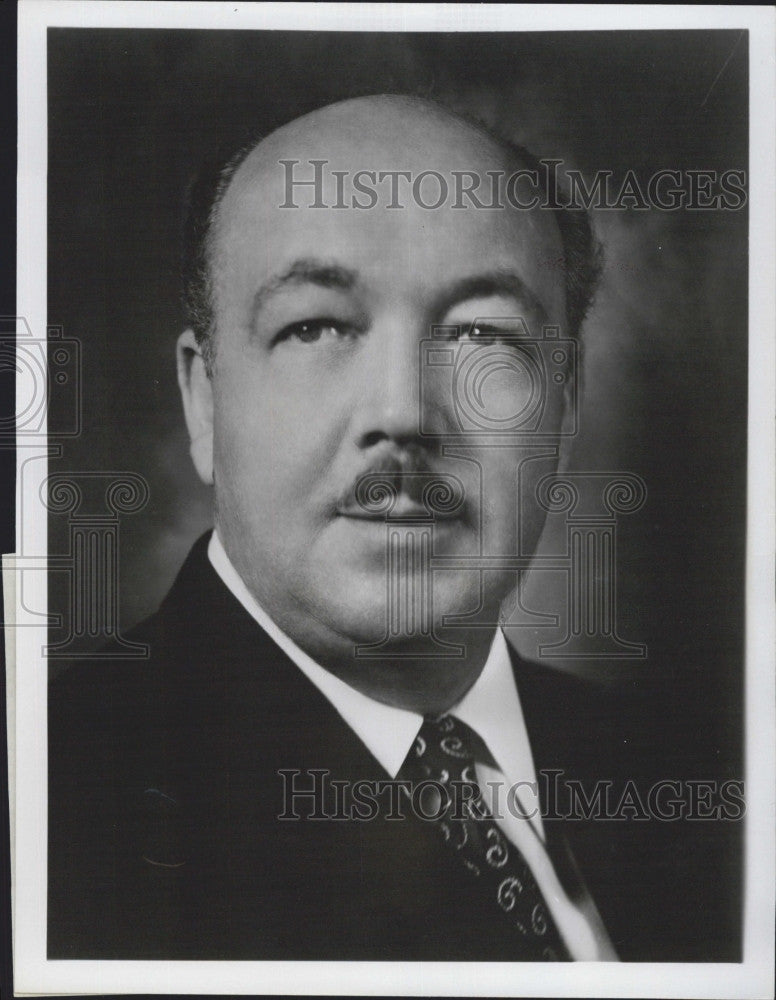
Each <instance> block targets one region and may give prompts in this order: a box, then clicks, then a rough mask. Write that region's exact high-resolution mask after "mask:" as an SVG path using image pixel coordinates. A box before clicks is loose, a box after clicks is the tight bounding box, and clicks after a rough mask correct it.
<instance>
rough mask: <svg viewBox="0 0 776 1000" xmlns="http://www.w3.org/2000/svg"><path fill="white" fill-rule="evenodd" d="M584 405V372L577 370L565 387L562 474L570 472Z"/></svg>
mask: <svg viewBox="0 0 776 1000" xmlns="http://www.w3.org/2000/svg"><path fill="white" fill-rule="evenodd" d="M581 405H582V372H581V371H579V370H577V371H575V372H572V373H571V374H570V377H569V378H568V379H567V380H566V384H565V385H564V387H563V416H562V418H561V432H560V453H559V459H558V469H557V471H558V472H560V473H563V472H566V471H568V467H569V464H570V461H571V453H572V448H573V445H574V438H575V437H576V434H577V433H578V429H579V423H578V422H579V411H580V407H581Z"/></svg>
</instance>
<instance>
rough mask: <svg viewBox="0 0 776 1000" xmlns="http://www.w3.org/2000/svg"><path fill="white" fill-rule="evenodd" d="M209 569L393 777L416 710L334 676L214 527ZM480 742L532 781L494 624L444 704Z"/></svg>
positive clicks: (504, 649) (505, 768)
mask: <svg viewBox="0 0 776 1000" xmlns="http://www.w3.org/2000/svg"><path fill="white" fill-rule="evenodd" d="M208 557H209V559H210V562H211V564H212V565H213V568H214V569H215V571H216V573H217V574H218V575H219V577H220V578H221V580H222V581H223V582H224V584H225V585H226V586H227V587H228V588H229V590H230V591H231V592H232V594H233V595H234V596H235V597H236V598H237V600H238V601H239V602H240V604H242V606H243V607H244V608H245V610H246V611H247V612H248V614H250V615H251V617H252V618H254V619H255V621H256V622H257V623H258V624H259V625H260V626H261V628H263V629H264V631H265V632H266V633H267V634H268V635H269V637H270V638H271V639H272V640H273V642H275V644H276V645H278V646H279V647H280V648H281V649H282V650H283V651H284V652H285V653H286V655H287V656H288V657H289V658H290V659H291V660H292V661H293V662H294V663H295V664H296V665H297V667H299V669H300V670H301V671H302V673H303V674H305V676H306V677H307V678H308V680H310V681H311V682H312V683H313V684H314V685H315V686H316V687H317V688H318V690H319V691H320V692H321V694H323V695H324V697H326V698H327V699H328V701H329V702H330V703H331V704H332V706H333V707H334V708H335V709H336V710H337V712H338V713H339V714H340V716H341V717H342V718H343V719H344V720H345V722H346V723H347V724H348V725H349V726H350V728H351V729H352V730H353V731H354V732H355V734H356V735H357V736H358V737H359V739H360V740H361V741H362V743H364V745H365V746H366V747H367V749H368V750H369V751H370V753H371V754H372V755H373V756H374V757H375V758H376V759H377V761H378V762H379V763H380V764H381V765H382V767H383V768H384V769H385V770H386V771H387V772H388V774H389V775H390V777H392V778H395V777H396V775H397V773H398V772H399V769H400V768H401V766H402V764H403V763H404V760H405V758H406V756H407V754H408V753H409V751H410V748H411V747H412V744H413V741H414V739H415V737H416V736H417V734H418V731H419V729H420V727H421V725H422V724H423V716H422V715H420V714H419V713H418V712H411V711H408V710H407V709H403V708H396V707H394V706H392V705H385V704H383V702H379V701H375V699H374V698H369V697H368V696H367V695H365V694H362V693H361V692H360V691H357V690H356V689H355V688H353V687H351V686H350V685H349V684H346V683H345V682H344V681H342V680H340V679H339V678H338V677H335V676H334V674H332V673H330V672H329V671H328V670H326V669H325V668H324V667H322V666H321V665H320V664H319V663H316V662H315V661H314V660H313V659H312V658H311V657H310V656H308V654H307V653H305V652H304V650H302V649H300V648H299V646H297V645H296V643H295V642H294V641H293V639H290V638H289V637H288V636H287V635H286V634H285V632H283V631H282V630H281V629H280V628H278V626H277V625H276V624H275V622H274V621H273V620H272V619H271V618H270V616H269V615H268V614H267V612H266V611H265V610H264V608H262V607H261V605H260V604H259V603H258V601H257V600H256V599H255V598H254V597H253V595H252V594H251V593H250V591H249V590H248V588H247V587H246V586H245V584H244V582H243V580H242V578H241V577H240V575H239V573H238V572H237V570H236V569H235V568H234V566H233V565H232V562H231V560H230V559H229V557H228V556H227V554H226V552H225V551H224V547H223V545H222V544H221V540H220V539H219V537H218V532H217V531H213V534H212V536H211V538H210V543H209V545H208ZM450 711H451V713H452V714H454V715H456V716H458V718H460V719H461V721H462V722H465V723H466V724H467V725H469V726H471V728H472V729H474V730H475V731H476V732H477V733H478V734H479V735H480V736H481V738H482V739H483V740H484V741H485V743H486V745H487V747H488V749H489V750H490V752H491V753H492V754H493V757H494V759H495V760H496V762H497V764H498V766H499V769H500V770H501V771H502V772H503V773H504V774H505V775H506V776H508V777H511V778H512V779H513V780H515V781H518V780H534V774H533V764H532V761H531V751H530V746H529V743H528V734H527V732H526V729H525V723H524V721H523V714H522V710H521V708H520V699H519V697H518V694H517V687H516V685H515V678H514V673H513V671H512V662H511V659H510V655H509V648H508V646H507V642H506V639H505V638H504V635H503V633H502V631H501V629H497V630H496V633H495V635H494V637H493V642H492V643H491V647H490V652H489V654H488V658H487V660H486V662H485V666H484V668H483V670H482V673H481V674H480V676H479V677H478V678H477V680H476V682H475V683H474V684H473V685H472V687H471V688H470V689H469V690H468V691H467V692H466V694H465V695H464V697H463V698H462V699H461V700H460V702H459V703H458V704H457V705H456V706H454V707H453V708H451V709H450Z"/></svg>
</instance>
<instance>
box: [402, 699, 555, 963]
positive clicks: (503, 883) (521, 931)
mask: <svg viewBox="0 0 776 1000" xmlns="http://www.w3.org/2000/svg"><path fill="white" fill-rule="evenodd" d="M477 747H480V748H481V749H482V756H484V757H485V759H487V757H488V756H489V754H488V751H487V748H485V745H484V743H482V740H480V738H479V737H478V736H477V734H476V733H475V732H474V731H473V730H472V729H470V728H469V727H468V726H467V725H466V724H465V723H463V722H461V720H460V719H456V718H455V717H454V716H452V715H444V716H442V717H441V718H438V719H431V718H427V719H426V720H425V722H424V723H423V726H422V728H421V730H420V732H419V733H418V735H417V737H416V738H415V744H414V746H413V747H412V749H411V750H410V752H409V754H408V756H407V760H406V761H405V763H404V766H403V767H402V770H401V776H402V777H403V778H405V779H407V780H409V781H412V782H413V783H414V784H415V785H418V784H420V783H421V782H428V783H429V786H428V787H429V788H434V787H438V788H439V789H440V790H445V791H447V796H446V799H443V800H442V802H441V803H440V804H439V808H438V809H437V810H431V809H429V810H428V812H429V814H431V815H433V816H434V820H433V821H434V822H435V823H436V824H437V826H438V828H439V830H440V833H441V835H442V841H443V843H444V845H445V847H446V848H447V849H448V850H451V851H452V852H453V853H454V854H455V855H456V856H457V857H458V859H459V860H460V861H461V862H462V863H463V864H464V865H465V866H466V867H467V868H468V869H469V871H470V872H471V873H472V876H473V877H474V879H475V880H476V883H475V885H474V886H473V888H475V891H477V890H479V891H481V892H483V893H485V894H487V895H488V896H490V898H491V900H492V903H493V910H494V912H495V913H499V914H500V915H501V919H506V920H508V921H510V922H511V924H512V926H513V927H514V930H515V935H516V942H518V947H517V948H516V952H517V954H516V957H518V956H519V957H525V958H526V959H529V960H534V961H565V960H568V958H569V956H568V952H567V951H566V948H565V946H564V945H563V942H562V941H561V938H560V935H559V934H558V930H557V928H556V926H555V923H554V921H553V919H552V917H551V915H550V912H549V910H548V909H547V906H546V903H545V901H544V899H543V897H542V894H541V891H540V890H539V887H538V885H537V884H536V880H535V879H534V877H533V875H532V873H531V870H530V868H529V867H528V865H527V863H526V861H525V858H524V857H523V855H522V854H521V853H520V851H519V850H518V849H517V847H516V846H515V845H514V844H513V843H512V842H511V841H509V840H507V838H506V837H505V836H504V834H503V833H502V832H501V830H500V829H499V828H498V826H497V824H496V822H495V820H494V819H493V817H492V816H491V814H490V813H489V812H488V810H487V808H486V806H485V803H484V801H483V799H482V796H481V794H480V789H479V785H478V784H477V780H476V776H475V768H474V759H475V753H476V749H475V748H477ZM431 782H434V783H436V785H431Z"/></svg>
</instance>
